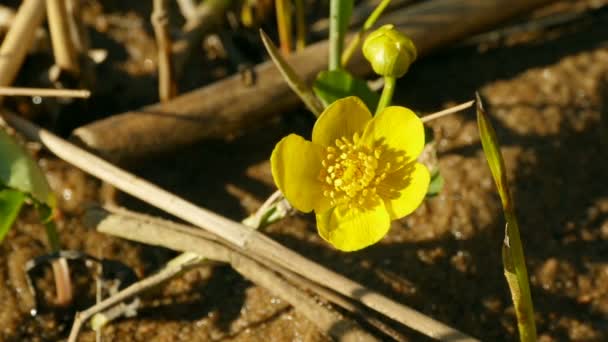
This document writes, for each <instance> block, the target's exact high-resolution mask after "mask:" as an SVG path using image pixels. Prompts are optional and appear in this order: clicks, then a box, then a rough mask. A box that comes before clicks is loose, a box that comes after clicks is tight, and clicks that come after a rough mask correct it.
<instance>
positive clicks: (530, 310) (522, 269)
mask: <svg viewBox="0 0 608 342" xmlns="http://www.w3.org/2000/svg"><path fill="white" fill-rule="evenodd" d="M505 219H506V221H507V232H506V233H507V237H508V239H509V240H508V241H509V246H508V248H507V247H506V246H505V253H509V254H510V255H509V257H510V259H511V264H512V266H513V269H514V270H512V271H514V273H515V278H516V279H517V287H515V286H514V284H509V287H510V288H511V295H512V299H513V304H514V306H515V311H516V316H517V327H518V330H519V337H520V341H522V342H534V341H536V323H535V322H534V305H533V303H532V294H531V292H530V283H529V282H528V270H527V267H526V261H525V260H526V259H525V256H524V249H523V246H522V244H521V237H520V234H519V224H518V222H517V217H516V216H515V213H514V211H513V210H512V209H511V210H505ZM503 257H504V256H503ZM505 264H506V263H505ZM505 266H506V265H505ZM512 271H510V270H509V269H508V267H505V276H506V277H507V280H508V279H509V274H508V273H509V272H511V273H512ZM515 288H518V290H519V294H516V292H517V291H513V290H514V289H515Z"/></svg>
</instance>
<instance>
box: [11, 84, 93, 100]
mask: <svg viewBox="0 0 608 342" xmlns="http://www.w3.org/2000/svg"><path fill="white" fill-rule="evenodd" d="M0 96H40V97H71V98H81V99H87V98H89V97H90V96H91V92H90V91H88V90H84V89H49V88H21V87H2V86H0Z"/></svg>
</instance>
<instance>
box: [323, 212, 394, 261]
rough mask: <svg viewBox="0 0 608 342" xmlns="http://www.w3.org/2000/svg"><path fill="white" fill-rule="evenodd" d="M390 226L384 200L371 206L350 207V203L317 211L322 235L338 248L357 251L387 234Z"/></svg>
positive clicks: (345, 250)
mask: <svg viewBox="0 0 608 342" xmlns="http://www.w3.org/2000/svg"><path fill="white" fill-rule="evenodd" d="M390 225H391V220H390V218H389V215H388V213H387V211H386V209H385V208H384V205H383V204H382V202H378V205H376V206H374V207H373V208H371V209H349V208H348V206H347V205H341V206H338V207H335V208H332V209H330V210H328V211H326V212H324V213H322V214H318V213H317V229H318V231H319V235H321V237H322V238H323V239H325V240H326V241H327V242H329V243H330V244H332V245H333V246H334V247H336V248H337V249H339V250H341V251H344V252H351V251H356V250H359V249H362V248H365V247H367V246H369V245H372V244H374V243H376V242H378V241H380V239H382V238H383V237H384V235H386V233H387V232H388V230H389V228H390Z"/></svg>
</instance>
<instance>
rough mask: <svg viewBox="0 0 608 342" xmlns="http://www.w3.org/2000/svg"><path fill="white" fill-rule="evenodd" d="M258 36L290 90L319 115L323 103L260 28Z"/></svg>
mask: <svg viewBox="0 0 608 342" xmlns="http://www.w3.org/2000/svg"><path fill="white" fill-rule="evenodd" d="M260 37H261V38H262V42H263V43H264V47H266V51H267V52H268V54H269V55H270V58H271V59H272V61H273V62H274V65H276V67H277V68H278V69H279V71H280V72H281V75H282V76H283V78H284V79H285V82H287V84H288V85H289V87H290V88H291V90H293V91H294V92H295V93H296V94H297V95H298V96H299V97H300V99H301V100H302V102H304V104H305V105H306V107H307V108H308V109H309V110H310V111H311V112H312V113H313V114H314V115H315V116H319V115H320V114H321V112H323V109H324V108H323V105H322V104H321V103H320V102H319V99H317V98H316V97H315V94H314V93H313V92H312V90H311V89H310V87H308V86H307V85H306V83H304V81H303V80H302V78H301V77H300V76H299V75H298V74H297V73H296V72H295V70H293V68H292V67H291V65H289V63H287V61H286V60H285V58H283V56H282V55H281V53H280V52H279V50H278V49H277V47H276V46H275V45H274V43H273V42H272V40H271V39H270V37H268V35H267V34H266V33H265V32H264V30H262V29H260Z"/></svg>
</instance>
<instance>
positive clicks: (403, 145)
mask: <svg viewBox="0 0 608 342" xmlns="http://www.w3.org/2000/svg"><path fill="white" fill-rule="evenodd" d="M378 141H381V142H383V143H384V144H385V145H386V146H388V147H389V148H391V149H394V150H395V151H399V152H405V154H406V158H407V159H406V162H407V161H409V160H413V159H416V158H418V156H419V155H420V152H422V149H423V148H424V127H423V126H422V121H421V120H420V118H419V117H418V116H417V115H416V114H414V112H412V111H411V110H409V109H407V108H405V107H398V106H391V107H387V108H386V109H384V110H383V111H382V112H380V113H379V114H378V115H376V117H374V119H373V120H372V121H370V122H369V124H368V125H367V127H366V128H365V132H364V133H363V137H362V139H361V142H362V143H364V144H365V145H368V146H371V145H372V144H374V143H376V142H378Z"/></svg>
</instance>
